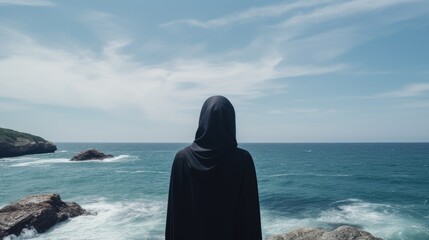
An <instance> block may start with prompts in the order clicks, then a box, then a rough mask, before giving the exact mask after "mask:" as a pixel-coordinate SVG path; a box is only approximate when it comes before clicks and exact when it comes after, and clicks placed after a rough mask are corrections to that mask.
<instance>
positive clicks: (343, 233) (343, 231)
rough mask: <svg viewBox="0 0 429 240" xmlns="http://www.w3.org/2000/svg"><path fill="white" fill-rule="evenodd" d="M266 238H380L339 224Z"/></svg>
mask: <svg viewBox="0 0 429 240" xmlns="http://www.w3.org/2000/svg"><path fill="white" fill-rule="evenodd" d="M268 240H382V239H381V238H377V237H374V236H372V235H371V234H370V233H368V232H365V231H362V230H359V229H357V228H355V227H350V226H341V227H338V228H336V229H335V230H333V231H327V230H324V229H320V228H300V229H297V230H294V231H292V232H289V233H287V234H282V235H275V236H272V237H270V238H268Z"/></svg>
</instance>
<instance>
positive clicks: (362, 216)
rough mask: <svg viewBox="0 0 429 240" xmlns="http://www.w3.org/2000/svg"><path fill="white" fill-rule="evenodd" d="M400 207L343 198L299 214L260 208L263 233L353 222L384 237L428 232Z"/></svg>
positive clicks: (333, 226)
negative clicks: (320, 209)
mask: <svg viewBox="0 0 429 240" xmlns="http://www.w3.org/2000/svg"><path fill="white" fill-rule="evenodd" d="M400 208H401V207H400V206H393V205H388V204H378V203H369V202H364V201H361V200H359V199H347V200H343V201H338V202H334V203H333V204H332V207H331V208H329V209H327V210H325V211H321V212H319V213H310V212H309V213H308V214H304V217H302V218H289V217H287V216H279V215H278V213H276V212H270V211H264V210H263V211H262V222H263V224H262V225H263V230H264V236H271V235H273V234H280V233H286V232H289V231H291V230H294V229H297V228H302V227H322V228H329V229H332V228H335V227H337V226H340V225H351V226H357V227H359V228H362V229H363V230H365V231H368V232H370V233H371V234H373V235H374V236H377V237H381V238H384V239H401V240H402V239H403V240H405V239H410V240H411V239H413V236H416V235H420V234H421V235H422V236H424V235H425V234H428V232H427V229H426V228H425V226H424V224H423V223H421V222H419V221H417V220H416V219H413V218H407V217H405V216H404V215H403V214H400V213H399V211H400ZM410 227H411V228H412V229H413V230H412V231H410Z"/></svg>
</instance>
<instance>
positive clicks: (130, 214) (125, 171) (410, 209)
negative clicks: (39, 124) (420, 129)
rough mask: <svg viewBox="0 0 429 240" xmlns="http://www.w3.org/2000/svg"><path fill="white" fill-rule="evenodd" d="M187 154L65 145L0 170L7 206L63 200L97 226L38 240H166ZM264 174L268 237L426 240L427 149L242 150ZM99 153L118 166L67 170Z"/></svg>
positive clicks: (0, 194)
mask: <svg viewBox="0 0 429 240" xmlns="http://www.w3.org/2000/svg"><path fill="white" fill-rule="evenodd" d="M184 146H186V144H134V143H131V144H130V143H120V144H111V143H108V144H106V143H59V144H58V148H59V149H58V151H57V152H56V153H55V154H42V155H32V156H25V157H17V158H7V159H3V160H0V206H2V205H6V204H7V203H9V202H12V201H15V200H17V199H19V198H21V197H23V196H27V195H30V194H38V193H47V192H57V193H60V194H61V196H62V198H63V200H65V201H76V202H78V203H80V204H81V205H83V206H84V207H85V208H87V209H89V210H93V211H96V212H98V214H97V215H96V216H83V217H78V218H74V219H72V220H70V221H68V222H67V223H64V224H60V225H58V226H57V227H55V228H53V229H52V230H50V231H49V232H47V233H44V234H35V233H34V232H33V231H31V230H28V231H26V232H25V233H24V234H23V235H22V236H24V237H25V238H26V237H30V238H32V239H163V233H164V224H165V223H164V221H165V210H166V199H167V190H168V181H169V174H170V167H171V162H172V159H173V157H174V154H175V152H176V151H177V150H179V149H181V148H182V147H184ZM241 147H243V148H245V149H247V150H249V151H250V152H251V154H252V155H253V158H254V161H255V165H256V170H257V174H258V182H259V191H260V201H261V211H262V225H263V233H264V236H266V237H267V236H270V235H272V234H276V233H284V232H287V231H290V230H292V229H294V228H299V227H307V226H310V227H324V228H335V227H336V226H339V225H342V224H348V225H354V226H358V227H360V228H363V229H364V230H366V231H369V232H371V233H372V234H373V235H375V236H378V237H382V238H384V239H389V240H390V239H391V240H394V239H413V240H423V239H424V240H427V239H429V178H428V176H429V144H428V143H355V144H352V143H347V144H337V143H331V144H316V143H315V144H307V143H306V144H242V145H241ZM87 148H97V149H99V150H101V151H103V152H105V153H110V154H113V155H115V158H113V159H109V160H105V161H102V162H100V161H89V162H70V161H68V159H70V158H71V157H72V156H73V155H74V154H76V153H77V152H79V151H81V150H84V149H87Z"/></svg>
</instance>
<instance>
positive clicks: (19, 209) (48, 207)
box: [0, 194, 88, 239]
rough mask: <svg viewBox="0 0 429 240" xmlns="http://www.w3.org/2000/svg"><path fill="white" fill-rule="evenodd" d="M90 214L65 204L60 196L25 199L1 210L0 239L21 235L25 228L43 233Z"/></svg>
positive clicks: (52, 195) (43, 195) (77, 207)
mask: <svg viewBox="0 0 429 240" xmlns="http://www.w3.org/2000/svg"><path fill="white" fill-rule="evenodd" d="M84 214H88V212H87V211H86V210H85V209H83V208H82V207H81V206H79V205H78V204H77V203H75V202H68V203H66V202H63V201H61V197H60V195H59V194H41V195H34V196H29V197H26V198H23V199H21V200H19V201H17V202H15V203H12V204H10V205H7V206H5V207H3V208H1V209H0V239H2V238H3V237H5V236H8V235H11V234H15V235H19V234H20V233H21V231H22V230H23V229H24V228H34V229H35V230H36V231H37V232H39V233H42V232H45V231H46V230H48V229H49V228H50V227H52V226H54V225H55V224H56V223H59V222H62V221H64V220H67V219H68V218H72V217H76V216H79V215H84Z"/></svg>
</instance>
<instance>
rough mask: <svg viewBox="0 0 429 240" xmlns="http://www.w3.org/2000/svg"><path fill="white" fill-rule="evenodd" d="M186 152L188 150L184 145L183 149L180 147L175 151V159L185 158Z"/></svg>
mask: <svg viewBox="0 0 429 240" xmlns="http://www.w3.org/2000/svg"><path fill="white" fill-rule="evenodd" d="M188 152H189V149H188V147H185V148H183V149H181V150H179V151H177V153H176V156H175V158H176V159H178V158H180V159H183V158H185V157H186V154H187V153H188Z"/></svg>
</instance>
